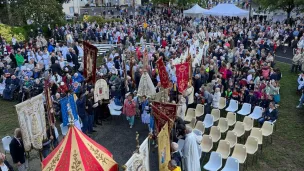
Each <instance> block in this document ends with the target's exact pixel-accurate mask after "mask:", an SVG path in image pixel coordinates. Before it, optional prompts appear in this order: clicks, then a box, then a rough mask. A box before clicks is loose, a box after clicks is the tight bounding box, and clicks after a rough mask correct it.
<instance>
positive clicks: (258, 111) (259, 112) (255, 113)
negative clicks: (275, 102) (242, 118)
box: [249, 106, 263, 120]
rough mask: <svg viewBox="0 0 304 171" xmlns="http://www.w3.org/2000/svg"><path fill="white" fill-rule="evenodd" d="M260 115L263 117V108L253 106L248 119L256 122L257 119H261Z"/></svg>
mask: <svg viewBox="0 0 304 171" xmlns="http://www.w3.org/2000/svg"><path fill="white" fill-rule="evenodd" d="M262 115H263V108H262V107H260V106H255V107H254V109H253V111H252V113H251V114H250V115H249V117H251V118H252V119H255V120H257V119H259V118H261V117H262Z"/></svg>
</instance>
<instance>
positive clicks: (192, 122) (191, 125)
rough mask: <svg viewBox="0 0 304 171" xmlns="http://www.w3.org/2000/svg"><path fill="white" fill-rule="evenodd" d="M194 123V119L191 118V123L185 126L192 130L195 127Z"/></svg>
mask: <svg viewBox="0 0 304 171" xmlns="http://www.w3.org/2000/svg"><path fill="white" fill-rule="evenodd" d="M195 123H196V118H195V117H194V118H192V119H191V122H190V123H189V124H186V126H189V127H191V128H192V129H193V128H194V127H195Z"/></svg>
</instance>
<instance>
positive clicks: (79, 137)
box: [42, 126, 118, 171]
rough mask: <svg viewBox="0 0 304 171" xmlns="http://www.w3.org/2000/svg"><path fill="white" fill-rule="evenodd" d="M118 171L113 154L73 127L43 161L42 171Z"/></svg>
mask: <svg viewBox="0 0 304 171" xmlns="http://www.w3.org/2000/svg"><path fill="white" fill-rule="evenodd" d="M50 170H51V171H62V170H67V171H68V170H103V171H117V170H118V165H117V163H116V162H115V161H114V159H113V158H112V154H111V153H110V152H109V151H108V150H107V149H106V148H104V147H103V146H101V145H100V144H98V143H96V142H95V141H93V140H92V139H90V138H89V137H88V136H86V135H85V134H84V133H82V132H81V131H80V130H78V128H76V127H74V126H71V127H70V128H69V131H68V133H67V135H66V136H65V137H64V139H63V140H62V141H61V143H60V144H59V145H58V146H57V147H56V148H55V149H54V150H53V151H52V153H51V154H49V155H48V157H47V158H45V159H44V160H43V161H42V171H50Z"/></svg>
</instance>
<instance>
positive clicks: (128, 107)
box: [123, 93, 136, 128]
mask: <svg viewBox="0 0 304 171" xmlns="http://www.w3.org/2000/svg"><path fill="white" fill-rule="evenodd" d="M123 114H125V115H126V116H127V120H128V121H129V125H130V128H132V127H133V125H134V116H135V115H136V104H135V101H134V100H133V94H131V93H130V94H128V95H127V99H125V101H124V105H123Z"/></svg>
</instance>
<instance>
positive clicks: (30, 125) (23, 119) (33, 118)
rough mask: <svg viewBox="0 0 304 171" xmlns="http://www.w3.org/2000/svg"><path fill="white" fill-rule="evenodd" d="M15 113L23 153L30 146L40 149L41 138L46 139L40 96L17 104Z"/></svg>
mask: <svg viewBox="0 0 304 171" xmlns="http://www.w3.org/2000/svg"><path fill="white" fill-rule="evenodd" d="M16 111H17V115H18V120H19V125H20V128H21V133H22V140H23V144H24V149H25V151H30V150H31V146H33V148H35V149H42V140H43V137H45V138H46V137H47V135H46V123H45V111H44V104H43V96H42V94H39V95H38V96H35V97H33V98H31V99H28V100H26V101H24V102H22V103H19V104H17V105H16Z"/></svg>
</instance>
